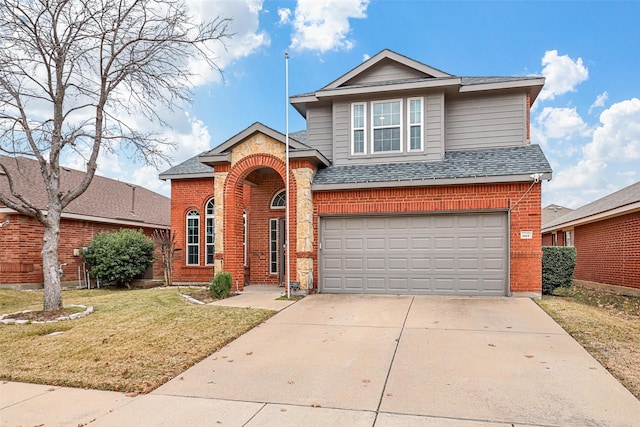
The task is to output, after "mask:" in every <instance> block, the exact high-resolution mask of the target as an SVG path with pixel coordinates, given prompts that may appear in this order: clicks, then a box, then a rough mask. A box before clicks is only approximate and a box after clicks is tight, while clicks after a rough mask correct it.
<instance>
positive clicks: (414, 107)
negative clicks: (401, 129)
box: [407, 98, 422, 151]
mask: <svg viewBox="0 0 640 427" xmlns="http://www.w3.org/2000/svg"><path fill="white" fill-rule="evenodd" d="M407 102H408V104H409V114H408V117H409V120H408V122H409V123H407V125H408V127H409V151H421V150H422V98H410V99H409V100H408V101H407Z"/></svg>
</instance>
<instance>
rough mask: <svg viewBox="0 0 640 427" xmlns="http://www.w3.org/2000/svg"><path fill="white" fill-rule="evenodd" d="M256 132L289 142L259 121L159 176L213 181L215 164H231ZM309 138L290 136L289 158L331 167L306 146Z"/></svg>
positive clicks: (302, 134)
mask: <svg viewBox="0 0 640 427" xmlns="http://www.w3.org/2000/svg"><path fill="white" fill-rule="evenodd" d="M256 133H262V134H264V135H267V136H268V137H270V138H272V139H274V140H276V141H279V142H281V143H282V144H285V143H286V135H284V134H283V133H281V132H278V131H277V130H274V129H272V128H270V127H268V126H265V125H263V124H262V123H260V122H255V123H254V124H252V125H251V126H249V127H248V128H246V129H244V130H243V131H241V132H239V133H237V134H235V135H234V136H232V137H231V138H229V139H228V140H226V141H224V142H223V143H222V144H220V145H218V146H217V147H215V148H213V149H211V150H209V151H204V152H202V153H200V154H198V155H197V156H193V157H191V158H190V159H187V160H185V161H184V162H182V163H180V164H178V165H176V166H174V167H172V168H170V169H168V170H166V171H164V172H162V173H161V174H160V175H159V176H160V179H163V180H166V179H189V178H212V177H213V172H214V170H215V166H214V165H215V164H216V163H226V162H229V161H231V149H232V148H233V147H234V146H235V145H237V144H240V143H241V142H243V141H244V140H245V139H247V138H250V137H251V136H253V135H255V134H256ZM306 139H307V131H298V132H292V133H290V134H289V157H290V158H292V159H310V160H311V161H313V162H315V163H316V164H319V165H321V166H328V165H329V164H330V161H329V160H328V159H327V158H326V157H325V156H324V155H323V154H322V153H320V152H319V151H318V150H316V149H315V148H311V147H309V146H308V145H306V144H305V143H304V141H306Z"/></svg>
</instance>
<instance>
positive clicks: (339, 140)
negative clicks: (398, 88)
mask: <svg viewBox="0 0 640 427" xmlns="http://www.w3.org/2000/svg"><path fill="white" fill-rule="evenodd" d="M416 97H417V96H416V95H411V96H407V97H404V98H401V97H395V98H392V99H402V105H403V106H402V108H403V113H402V114H403V116H402V126H403V132H402V138H403V141H402V144H403V152H402V153H390V154H386V153H385V154H371V138H372V136H371V101H379V100H381V98H378V97H376V98H372V99H353V100H350V101H336V102H334V104H333V125H334V126H333V141H334V147H333V159H332V160H333V164H334V165H336V166H338V165H347V164H349V165H358V164H370V163H397V162H410V161H426V160H440V159H442V157H443V156H444V141H443V137H444V130H443V128H444V92H440V93H429V94H426V95H424V96H423V104H422V105H423V110H424V111H423V119H422V123H423V129H422V131H423V133H424V139H423V151H420V152H414V151H412V152H407V138H408V130H407V128H406V121H407V99H408V98H416ZM357 102H366V103H367V113H366V115H367V154H366V155H364V156H352V155H351V104H352V103H357Z"/></svg>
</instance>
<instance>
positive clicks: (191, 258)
mask: <svg viewBox="0 0 640 427" xmlns="http://www.w3.org/2000/svg"><path fill="white" fill-rule="evenodd" d="M198 264H200V214H199V213H198V211H196V210H195V209H192V210H190V211H189V212H187V265H198Z"/></svg>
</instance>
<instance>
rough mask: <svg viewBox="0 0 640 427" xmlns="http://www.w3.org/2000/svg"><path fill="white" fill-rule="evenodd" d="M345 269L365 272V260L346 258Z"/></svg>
mask: <svg viewBox="0 0 640 427" xmlns="http://www.w3.org/2000/svg"><path fill="white" fill-rule="evenodd" d="M344 268H345V270H347V271H353V270H357V271H360V272H363V271H364V260H363V259H362V258H345V263H344Z"/></svg>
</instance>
